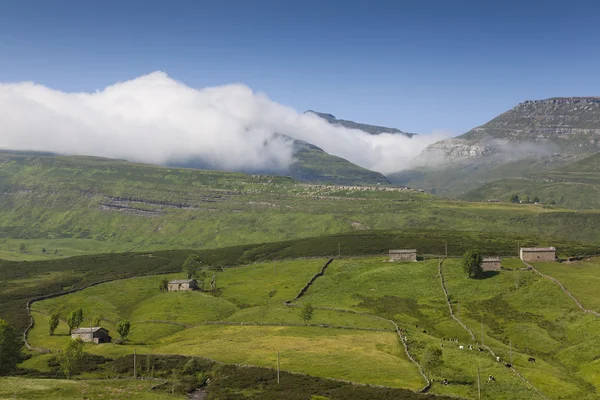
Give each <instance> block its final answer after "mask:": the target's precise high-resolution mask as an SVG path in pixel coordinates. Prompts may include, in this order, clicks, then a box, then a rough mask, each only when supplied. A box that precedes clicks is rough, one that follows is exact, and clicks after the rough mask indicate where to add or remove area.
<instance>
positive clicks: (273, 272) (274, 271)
mask: <svg viewBox="0 0 600 400" xmlns="http://www.w3.org/2000/svg"><path fill="white" fill-rule="evenodd" d="M273 276H275V259H273Z"/></svg>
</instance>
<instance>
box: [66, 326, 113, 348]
mask: <svg viewBox="0 0 600 400" xmlns="http://www.w3.org/2000/svg"><path fill="white" fill-rule="evenodd" d="M77 338H79V339H81V340H83V341H84V342H90V343H96V344H98V343H110V341H111V337H110V336H109V335H108V331H107V330H106V329H104V328H101V327H99V326H96V327H91V328H77V329H75V330H74V331H73V332H71V339H77Z"/></svg>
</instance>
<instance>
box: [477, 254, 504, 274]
mask: <svg viewBox="0 0 600 400" xmlns="http://www.w3.org/2000/svg"><path fill="white" fill-rule="evenodd" d="M501 268H502V262H501V261H500V257H484V258H483V259H482V260H481V269H482V270H483V271H484V272H485V271H500V269H501Z"/></svg>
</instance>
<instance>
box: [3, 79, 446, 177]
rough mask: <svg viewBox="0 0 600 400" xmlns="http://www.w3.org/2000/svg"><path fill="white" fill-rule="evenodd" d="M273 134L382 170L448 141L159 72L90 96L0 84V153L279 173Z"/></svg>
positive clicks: (277, 140) (281, 143)
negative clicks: (327, 116)
mask: <svg viewBox="0 0 600 400" xmlns="http://www.w3.org/2000/svg"><path fill="white" fill-rule="evenodd" d="M278 134H283V135H287V136H291V137H293V138H295V139H299V140H304V141H307V142H309V143H312V144H314V145H316V146H319V147H321V148H322V149H323V150H325V151H326V152H328V153H330V154H333V155H336V156H339V157H343V158H346V159H348V160H349V161H351V162H353V163H355V164H358V165H360V166H362V167H365V168H368V169H372V170H375V171H379V172H382V173H391V172H396V171H399V170H402V169H405V168H408V167H410V166H411V165H412V162H413V160H414V158H415V157H416V156H418V155H419V153H420V152H421V150H422V149H424V148H425V147H426V146H427V145H429V144H431V143H433V142H435V141H438V140H441V139H444V138H446V137H448V136H449V135H448V134H444V133H437V134H430V135H418V136H415V137H413V138H407V137H404V136H401V135H395V134H381V135H377V136H372V135H369V134H367V133H365V132H362V131H359V130H355V129H347V128H343V127H339V126H333V125H331V124H329V123H328V122H326V121H325V120H323V119H321V118H319V117H317V116H316V115H313V114H300V113H298V112H296V111H295V110H293V109H291V108H289V107H285V106H283V105H280V104H278V103H276V102H274V101H271V100H270V99H269V98H268V97H267V96H266V95H264V94H261V93H254V92H253V91H252V90H251V89H250V88H248V87H247V86H244V85H241V84H233V85H224V86H218V87H210V88H204V89H200V90H198V89H193V88H190V87H188V86H186V85H184V84H183V83H181V82H178V81H175V80H173V79H171V78H169V77H168V76H167V75H166V74H165V73H163V72H154V73H151V74H149V75H145V76H142V77H139V78H136V79H133V80H130V81H127V82H121V83H117V84H115V85H112V86H109V87H107V88H105V89H104V90H102V91H98V92H95V93H64V92H61V91H57V90H52V89H49V88H47V87H45V86H42V85H37V84H34V83H31V82H22V83H11V84H0V148H6V149H14V150H37V151H51V152H57V153H62V154H85V155H94V156H103V157H116V158H124V159H128V160H132V161H139V162H147V163H154V164H165V163H168V162H171V161H173V160H187V159H190V158H195V159H201V160H202V162H203V163H205V164H206V165H212V166H214V167H216V168H221V169H225V170H271V171H284V170H285V169H286V168H287V167H288V166H289V165H290V164H291V163H292V162H293V160H294V155H293V146H292V142H291V141H290V140H289V139H287V138H286V137H285V136H281V135H278Z"/></svg>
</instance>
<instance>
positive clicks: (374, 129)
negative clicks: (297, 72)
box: [304, 110, 417, 138]
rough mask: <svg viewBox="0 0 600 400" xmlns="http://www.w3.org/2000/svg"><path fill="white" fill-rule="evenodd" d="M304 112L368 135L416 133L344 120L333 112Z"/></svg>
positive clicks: (407, 135)
mask: <svg viewBox="0 0 600 400" xmlns="http://www.w3.org/2000/svg"><path fill="white" fill-rule="evenodd" d="M304 114H314V115H316V116H317V117H320V118H322V119H324V120H326V121H327V122H329V123H330V124H331V125H336V126H342V127H344V128H348V129H358V130H361V131H363V132H367V133H368V134H370V135H380V134H382V133H392V134H399V135H404V136H406V137H409V138H410V137H413V136H415V135H417V134H416V133H408V132H404V131H401V130H400V129H397V128H388V127H386V126H379V125H370V124H363V123H360V122H354V121H350V120H345V119H337V118H336V117H335V116H334V115H333V114H328V113H322V112H318V111H313V110H306V111H305V112H304Z"/></svg>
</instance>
